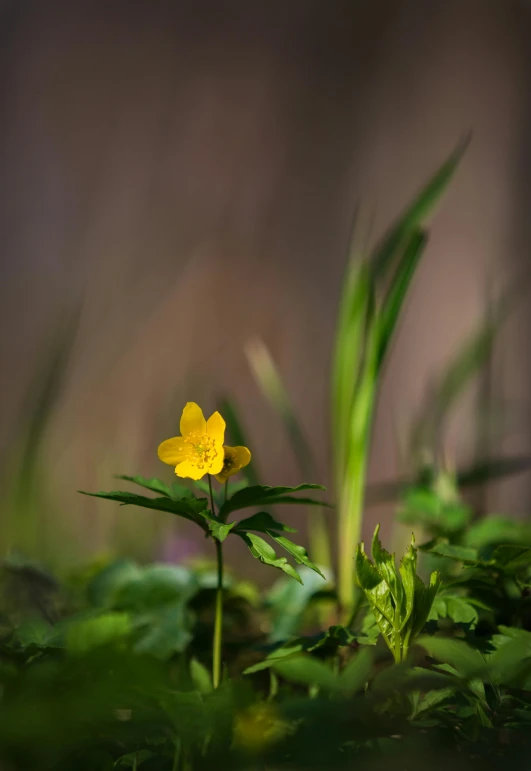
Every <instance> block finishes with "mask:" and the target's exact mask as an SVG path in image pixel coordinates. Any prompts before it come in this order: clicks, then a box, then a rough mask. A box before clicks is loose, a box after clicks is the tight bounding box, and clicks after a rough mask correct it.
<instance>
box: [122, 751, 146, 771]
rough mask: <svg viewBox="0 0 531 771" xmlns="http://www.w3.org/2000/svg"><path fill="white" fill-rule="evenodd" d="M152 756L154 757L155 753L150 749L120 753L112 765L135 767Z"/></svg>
mask: <svg viewBox="0 0 531 771" xmlns="http://www.w3.org/2000/svg"><path fill="white" fill-rule="evenodd" d="M154 757H156V756H155V753H154V752H151V750H138V752H128V753H127V755H122V756H121V757H119V758H118V760H117V761H116V763H115V764H114V765H115V766H116V767H123V768H132V769H136V768H138V766H140V764H141V763H143V762H144V761H145V760H151V758H154Z"/></svg>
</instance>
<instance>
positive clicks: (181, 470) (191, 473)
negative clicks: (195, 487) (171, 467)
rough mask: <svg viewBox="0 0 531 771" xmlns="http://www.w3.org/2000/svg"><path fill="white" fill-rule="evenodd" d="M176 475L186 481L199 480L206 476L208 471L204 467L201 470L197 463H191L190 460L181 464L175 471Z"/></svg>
mask: <svg viewBox="0 0 531 771" xmlns="http://www.w3.org/2000/svg"><path fill="white" fill-rule="evenodd" d="M175 473H176V474H177V476H178V477H183V478H184V479H195V480H197V479H201V478H202V477H204V476H205V474H206V473H207V469H206V468H204V467H203V468H199V466H197V465H196V464H195V463H190V461H189V460H185V461H183V462H182V463H179V465H178V466H177V468H176V469H175Z"/></svg>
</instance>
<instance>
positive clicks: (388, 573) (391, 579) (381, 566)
mask: <svg viewBox="0 0 531 771" xmlns="http://www.w3.org/2000/svg"><path fill="white" fill-rule="evenodd" d="M379 532H380V525H377V526H376V528H375V530H374V536H373V539H372V550H371V552H372V558H373V561H374V565H375V567H376V570H377V571H378V573H379V574H380V576H381V577H382V578H383V580H384V581H385V582H386V584H387V586H388V587H389V591H390V593H391V597H392V598H393V602H394V606H395V608H398V609H399V611H400V615H401V616H402V615H403V614H404V611H405V608H406V605H407V599H406V597H405V595H404V587H403V585H402V582H401V580H400V578H401V575H400V573H399V572H398V570H397V568H396V563H395V555H394V554H390V553H389V552H388V551H387V550H386V549H384V548H383V547H382V544H381V542H380V538H379V535H378V534H379ZM411 601H412V596H411ZM409 613H411V608H410V610H409ZM408 615H409V614H408Z"/></svg>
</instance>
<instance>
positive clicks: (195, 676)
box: [190, 659, 213, 693]
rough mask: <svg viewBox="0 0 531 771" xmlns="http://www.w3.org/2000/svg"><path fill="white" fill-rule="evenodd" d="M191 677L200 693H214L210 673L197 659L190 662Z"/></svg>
mask: <svg viewBox="0 0 531 771" xmlns="http://www.w3.org/2000/svg"><path fill="white" fill-rule="evenodd" d="M190 676H191V678H192V682H193V684H194V686H195V688H196V690H198V691H199V693H211V692H212V691H213V686H212V677H211V676H210V672H209V671H208V669H207V668H206V667H205V666H203V664H201V662H200V661H198V660H197V659H192V660H191V661H190Z"/></svg>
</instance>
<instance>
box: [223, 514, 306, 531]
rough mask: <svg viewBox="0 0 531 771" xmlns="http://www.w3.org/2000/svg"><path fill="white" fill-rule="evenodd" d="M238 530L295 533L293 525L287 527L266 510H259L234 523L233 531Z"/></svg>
mask: <svg viewBox="0 0 531 771" xmlns="http://www.w3.org/2000/svg"><path fill="white" fill-rule="evenodd" d="M238 530H243V531H246V530H256V531H257V532H259V533H269V532H271V531H278V532H283V533H296V532H297V531H296V530H295V528H293V527H288V526H287V525H284V524H283V523H282V522H277V520H276V519H274V517H272V516H271V514H269V513H268V512H267V511H259V512H258V514H253V515H252V516H251V517H247V519H242V520H240V521H239V522H238V523H237V524H236V529H235V532H236V531H238Z"/></svg>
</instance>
